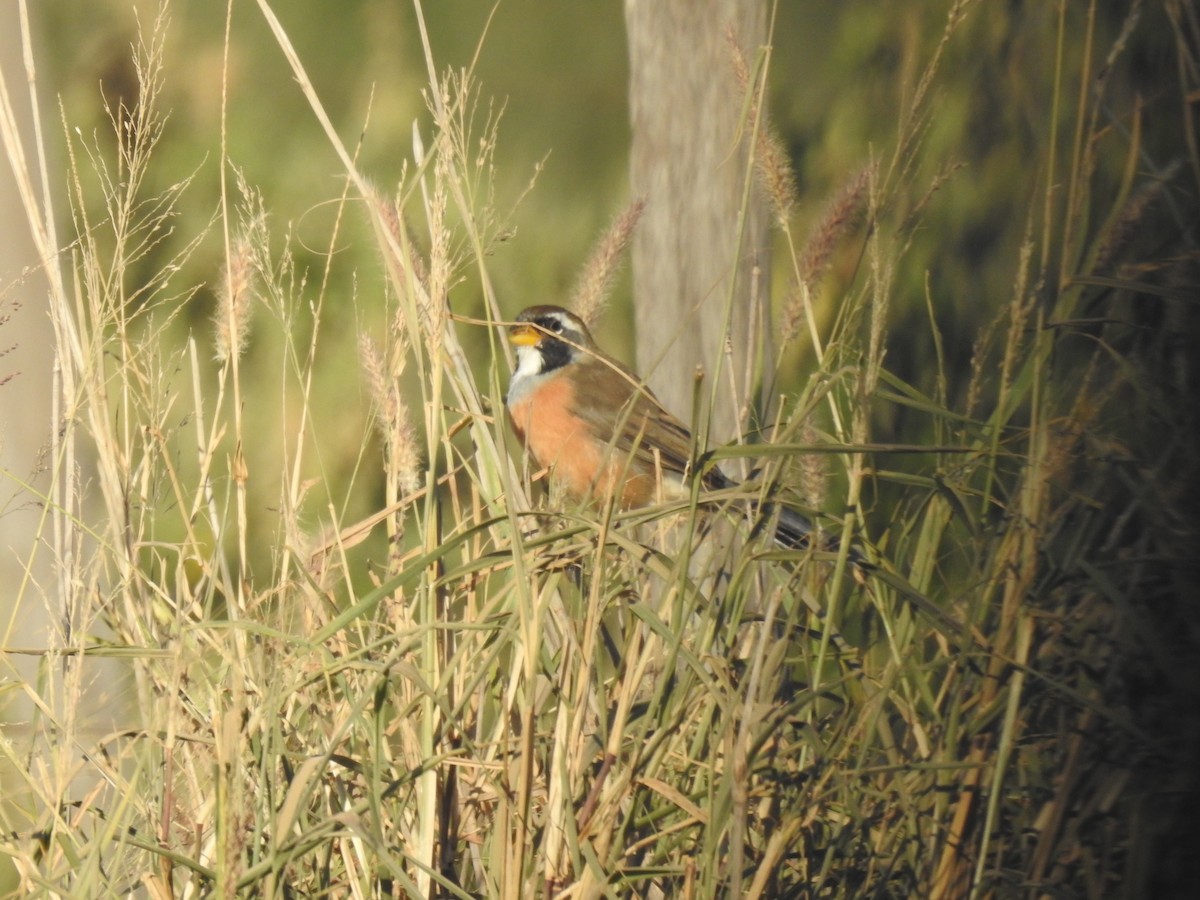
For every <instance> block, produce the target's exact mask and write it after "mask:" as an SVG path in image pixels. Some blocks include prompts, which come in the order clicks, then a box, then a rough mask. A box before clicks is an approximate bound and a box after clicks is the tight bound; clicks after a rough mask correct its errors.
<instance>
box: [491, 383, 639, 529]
mask: <svg viewBox="0 0 1200 900" xmlns="http://www.w3.org/2000/svg"><path fill="white" fill-rule="evenodd" d="M574 401H575V393H574V389H573V386H572V384H571V381H570V380H569V379H567V378H563V377H558V378H549V379H547V380H546V381H545V383H544V384H542V385H540V386H539V387H538V388H537V389H536V390H534V391H532V392H530V393H529V394H528V395H526V396H525V397H523V398H522V399H521V400H520V401H519V402H517V403H514V404H513V405H512V406H511V407H509V413H510V415H511V416H512V423H513V427H514V428H515V429H516V432H517V436H518V437H519V438H520V439H521V441H522V443H524V445H525V449H526V450H527V451H528V452H529V454H530V455H531V456H532V457H533V458H534V460H535V461H536V462H537V464H538V465H539V466H543V467H546V468H549V469H551V470H552V471H553V477H554V480H555V481H556V482H557V483H559V484H560V485H562V487H563V488H564V490H566V492H567V493H568V494H569V495H570V496H571V497H573V498H575V499H577V500H584V499H590V498H593V497H594V498H596V499H604V498H606V497H608V496H609V495H610V494H611V493H613V492H615V491H620V505H621V506H623V507H632V506H642V505H644V504H646V503H648V502H649V501H650V500H651V499H652V498H653V496H654V478H653V475H651V474H649V473H645V472H640V471H638V470H637V469H636V468H635V467H633V466H630V465H628V462H629V461H628V460H626V459H624V458H621V457H620V456H619V455H616V454H613V453H611V452H610V450H609V441H610V440H611V437H612V436H611V435H609V434H603V435H600V434H595V433H593V431H592V429H591V428H590V427H589V426H588V424H587V423H586V422H583V421H582V420H580V419H579V418H577V417H576V416H573V415H572V414H571V409H572V407H573V404H574Z"/></svg>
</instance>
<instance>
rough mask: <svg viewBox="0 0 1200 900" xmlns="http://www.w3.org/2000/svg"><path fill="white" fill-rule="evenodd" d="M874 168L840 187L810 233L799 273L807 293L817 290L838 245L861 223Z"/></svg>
mask: <svg viewBox="0 0 1200 900" xmlns="http://www.w3.org/2000/svg"><path fill="white" fill-rule="evenodd" d="M874 168H875V167H874V165H873V164H872V165H868V166H864V167H863V168H861V169H859V171H858V172H857V173H856V174H855V175H854V176H853V177H852V178H851V179H850V180H849V181H847V182H846V183H845V184H843V185H842V187H841V189H840V190H839V191H838V192H837V194H836V195H834V197H833V199H832V200H830V201H829V203H828V204H827V205H826V207H825V210H824V211H823V212H822V213H821V217H820V218H819V219H817V224H816V225H815V226H814V227H813V229H812V231H811V232H810V233H809V236H808V240H807V241H806V242H805V244H804V249H803V251H802V252H801V254H800V272H801V275H802V277H803V278H804V282H805V284H806V285H807V286H808V289H809V291H810V292H812V293H816V291H817V288H818V287H820V285H821V281H822V279H824V277H825V271H826V269H827V268H828V267H829V261H830V260H831V259H832V258H833V251H834V250H835V249H837V246H838V244H840V243H841V241H842V240H843V239H844V238H845V237H846V235H848V234H849V233H850V232H851V231H853V230H854V229H855V228H857V227H858V226H859V225H860V224H861V223H862V220H863V213H864V212H866V209H867V191H868V189H869V188H870V186H871V183H872V181H873V180H874V179H875V177H876V173H875V171H874Z"/></svg>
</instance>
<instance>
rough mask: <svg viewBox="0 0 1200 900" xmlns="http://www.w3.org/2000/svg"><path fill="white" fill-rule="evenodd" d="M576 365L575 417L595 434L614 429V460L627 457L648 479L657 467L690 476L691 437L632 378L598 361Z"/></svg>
mask: <svg viewBox="0 0 1200 900" xmlns="http://www.w3.org/2000/svg"><path fill="white" fill-rule="evenodd" d="M575 365H576V366H578V370H577V371H576V372H575V373H574V375H575V377H576V378H577V379H578V380H577V381H576V390H575V404H576V405H575V408H574V410H573V412H574V413H575V415H577V416H579V417H580V418H581V419H583V420H585V421H587V422H588V424H589V425H591V426H592V427H593V428H594V429H595V432H596V433H597V434H609V433H610V430H611V429H613V428H614V423H615V427H616V430H617V436H616V437H615V438H613V440H612V451H611V452H612V453H613V455H614V457H618V458H623V457H625V456H629V458H630V464H631V466H632V467H634V468H635V469H637V470H640V471H642V472H645V473H647V474H652V473H654V472H655V471H656V468H657V467H658V466H662V469H663V471H664V472H674V473H676V474H679V475H684V474H685V473H686V472H687V471H688V463H689V462H690V460H691V452H692V450H691V448H692V436H691V433H690V432H689V431H688V430H687V428H685V427H684V425H683V423H682V422H680V421H679V420H678V419H677V418H675V417H674V416H673V415H671V413H670V412H668V411H667V410H666V409H665V408H664V407H663V405H662V404H661V403H659V402H658V398H657V397H655V396H654V394H653V393H652V392H651V391H650V389H649V388H648V387H646V386H645V385H644V384H642V383H641V382H640V381H639V380H638V377H637V376H636V375H634V374H633V373H632V372H630V371H629V370H628V369H626V368H625V367H624V366H622V365H621V364H620V363H618V362H616V360H613V359H610V358H608V357H606V356H602V355H595V356H592V357H589V358H587V359H580V360H578V361H577V362H576V363H575ZM656 450H657V451H658V453H657V457H658V458H657V461H656V459H655V455H656V454H655V451H656Z"/></svg>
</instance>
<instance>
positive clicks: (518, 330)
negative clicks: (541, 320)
mask: <svg viewBox="0 0 1200 900" xmlns="http://www.w3.org/2000/svg"><path fill="white" fill-rule="evenodd" d="M508 339H509V340H510V341H511V342H512V343H514V344H516V345H517V346H518V347H533V346H535V345H537V344H538V343H540V342H541V340H542V334H541V332H540V331H538V330H537V329H536V328H534V327H533V326H532V325H530V324H529V323H528V322H521V323H520V324H517V325H511V326H509V329H508Z"/></svg>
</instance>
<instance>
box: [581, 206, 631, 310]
mask: <svg viewBox="0 0 1200 900" xmlns="http://www.w3.org/2000/svg"><path fill="white" fill-rule="evenodd" d="M645 208H646V201H645V200H641V199H638V200H635V201H633V203H631V204H629V206H627V207H626V208H625V209H624V210H623V211H622V212H621V214H620V215H618V216H617V217H616V219H614V220H613V223H612V225H610V226H609V227H608V230H607V231H606V232H604V236H603V237H601V238H600V240H599V242H597V244H596V247H595V249H594V250H592V255H591V256H589V257H588V261H587V262H586V263H585V264H584V267H583V271H582V272H581V273H580V275H579V281H578V282H576V284H575V289H574V290H573V291H572V292H571V302H570V304H569V306H570V308H571V309H572V310H574V312H575V314H576V315H578V316H579V318H581V319H583V321H584V324H585V325H587V326H588V328H593V327H595V325H596V324H597V323H598V322H599V321H600V318H601V316H602V315H603V314H604V309H605V306H606V305H607V304H608V298H609V295H610V294H611V293H612V288H613V283H614V282H615V281H616V279H617V273H618V272H620V270H621V261H622V260H623V259H624V258H625V251H626V249H627V248H628V247H629V242H630V240H632V239H633V231H634V229H635V228H637V223H638V220H639V219H641V217H642V212H643V210H645Z"/></svg>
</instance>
